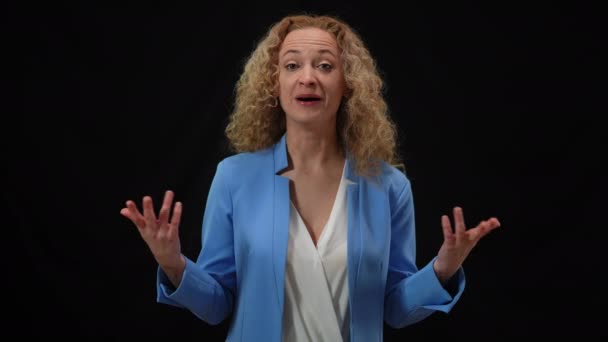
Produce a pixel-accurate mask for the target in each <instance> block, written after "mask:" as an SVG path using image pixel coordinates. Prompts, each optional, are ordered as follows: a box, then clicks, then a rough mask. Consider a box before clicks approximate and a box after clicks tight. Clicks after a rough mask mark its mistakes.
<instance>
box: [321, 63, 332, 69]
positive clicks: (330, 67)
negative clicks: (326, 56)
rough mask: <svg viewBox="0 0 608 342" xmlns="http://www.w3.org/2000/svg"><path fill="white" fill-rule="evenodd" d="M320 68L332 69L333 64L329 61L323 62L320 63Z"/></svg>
mask: <svg viewBox="0 0 608 342" xmlns="http://www.w3.org/2000/svg"><path fill="white" fill-rule="evenodd" d="M319 69H321V70H323V71H330V70H332V69H333V66H332V65H331V64H329V63H321V64H319Z"/></svg>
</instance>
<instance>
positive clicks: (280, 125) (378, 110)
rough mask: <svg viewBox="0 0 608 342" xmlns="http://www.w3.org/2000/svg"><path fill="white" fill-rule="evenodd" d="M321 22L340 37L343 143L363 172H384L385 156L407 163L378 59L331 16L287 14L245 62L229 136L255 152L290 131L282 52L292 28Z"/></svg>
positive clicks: (238, 147) (234, 144) (339, 127)
mask: <svg viewBox="0 0 608 342" xmlns="http://www.w3.org/2000/svg"><path fill="white" fill-rule="evenodd" d="M305 27H315V28H320V29H322V30H325V31H327V32H329V33H331V34H333V36H334V37H335V38H336V41H337V43H338V47H339V48H340V51H341V58H342V65H343V68H344V78H345V81H346V91H345V94H346V96H345V99H344V100H343V102H342V104H341V105H340V109H339V111H338V113H337V122H336V125H337V134H338V139H339V143H340V144H341V146H342V148H343V149H344V150H345V152H346V153H348V154H349V155H350V158H351V160H352V161H353V162H354V165H355V170H356V172H357V173H358V174H360V175H362V176H372V175H376V174H377V173H378V172H379V166H380V162H381V161H385V162H387V163H389V164H392V165H399V166H400V167H401V168H403V166H402V164H400V163H401V161H400V158H399V156H398V154H397V152H396V150H397V146H396V145H397V129H396V126H395V124H394V123H393V122H392V120H391V119H390V117H389V115H388V108H387V104H386V102H385V100H384V98H383V94H382V91H383V87H384V83H383V81H382V79H381V77H380V75H379V73H378V71H377V68H376V62H375V60H374V59H373V58H372V56H371V54H370V53H369V51H368V49H367V48H366V46H365V44H364V43H363V41H362V40H361V38H360V37H359V36H358V34H357V33H356V32H355V31H354V30H353V29H352V28H351V27H350V26H349V25H347V24H346V23H344V22H343V21H341V20H340V19H337V18H335V17H331V16H317V15H293V16H287V17H285V18H283V19H282V20H280V21H279V22H277V23H275V24H274V25H272V26H271V28H270V29H269V31H268V32H267V33H266V35H265V36H264V37H263V38H262V40H261V41H260V42H259V44H258V45H257V47H256V48H255V50H254V51H253V52H252V54H251V55H250V56H249V59H248V60H247V62H246V63H245V67H244V71H243V73H242V74H241V77H240V79H239V80H238V82H237V84H236V87H235V92H236V99H235V106H234V111H233V112H232V114H231V115H230V120H229V123H228V125H227V127H226V136H227V138H228V140H229V142H230V145H231V147H232V149H233V150H234V151H236V152H251V151H257V150H260V149H264V148H268V147H270V146H272V145H273V144H275V143H276V142H277V141H278V140H279V139H280V138H281V136H282V135H283V133H284V132H285V113H284V112H283V110H282V108H281V106H277V105H276V104H277V100H276V97H275V94H274V90H275V89H276V88H277V86H278V76H279V67H278V53H279V50H280V48H281V44H282V42H283V40H284V39H285V37H286V36H287V34H288V33H289V32H291V31H294V30H297V29H301V28H305Z"/></svg>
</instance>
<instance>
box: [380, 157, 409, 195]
mask: <svg viewBox="0 0 608 342" xmlns="http://www.w3.org/2000/svg"><path fill="white" fill-rule="evenodd" d="M379 178H380V182H381V184H382V185H383V187H384V188H385V190H386V191H387V192H388V193H389V195H390V197H391V198H392V199H396V198H399V197H402V196H404V195H405V196H408V197H409V196H410V195H411V182H410V179H409V177H408V176H407V175H406V174H405V173H404V171H402V170H400V169H398V168H397V167H395V166H393V165H391V164H388V163H386V162H382V164H381V170H380V175H379Z"/></svg>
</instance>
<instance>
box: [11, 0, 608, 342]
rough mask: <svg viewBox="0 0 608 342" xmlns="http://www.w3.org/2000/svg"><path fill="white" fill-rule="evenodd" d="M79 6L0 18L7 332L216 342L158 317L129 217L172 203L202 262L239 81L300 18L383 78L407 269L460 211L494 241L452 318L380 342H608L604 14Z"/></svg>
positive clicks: (469, 271)
mask: <svg viewBox="0 0 608 342" xmlns="http://www.w3.org/2000/svg"><path fill="white" fill-rule="evenodd" d="M84 3H85V2H82V3H76V2H74V3H71V4H68V3H62V2H49V3H48V4H46V5H43V4H36V5H34V4H31V3H29V4H28V3H22V5H21V6H19V7H18V8H17V6H15V7H10V8H9V9H10V10H11V11H8V12H7V13H8V20H7V21H6V22H5V23H7V24H8V25H7V31H5V32H8V34H9V40H8V42H9V43H11V44H13V43H14V45H8V47H7V46H6V45H5V48H6V50H5V53H6V55H8V56H9V57H15V58H14V61H15V62H17V63H16V64H15V65H9V66H8V68H7V69H10V70H17V71H18V73H19V74H18V77H19V78H18V79H17V82H16V83H15V84H14V85H12V86H11V87H10V88H11V90H14V89H16V90H17V94H16V95H15V96H12V95H10V94H11V92H9V93H8V94H9V95H8V96H6V100H7V103H11V104H13V103H12V101H14V102H15V104H16V105H17V106H16V107H14V108H16V110H12V109H7V111H6V112H5V113H4V115H3V117H4V118H3V124H2V131H3V134H2V138H3V141H2V146H3V148H4V150H5V151H4V153H3V157H4V163H3V164H4V166H3V170H4V172H6V173H5V176H4V177H3V180H4V182H5V184H4V185H3V187H4V190H3V192H2V194H3V202H4V203H3V208H4V209H5V210H6V215H4V217H5V218H6V219H7V220H6V222H7V224H6V226H5V227H4V228H5V237H6V238H5V239H3V240H5V241H6V242H5V248H3V251H4V252H5V254H6V255H5V256H4V258H3V260H4V261H5V267H4V269H3V271H4V272H3V274H4V279H3V280H2V282H3V286H6V289H5V290H4V291H3V293H4V308H5V311H6V312H7V313H8V314H9V317H10V318H9V320H8V321H6V320H5V324H6V323H7V322H8V324H6V326H7V327H9V328H14V330H15V332H18V333H20V334H22V335H32V336H53V335H56V336H75V337H83V338H93V337H105V338H108V339H122V338H128V337H163V336H166V337H176V338H179V340H181V341H186V340H192V341H201V340H205V341H207V340H209V341H221V340H223V339H224V338H225V333H226V329H227V326H228V324H227V322H225V323H222V324H220V325H218V326H209V325H207V324H205V323H204V322H203V321H200V320H198V319H196V318H195V317H194V316H193V315H192V314H190V313H189V312H187V311H185V310H182V309H177V308H173V307H170V306H166V305H162V304H157V303H156V302H155V298H156V292H155V277H156V264H155V263H154V260H153V258H152V256H151V254H150V253H149V251H148V250H147V247H146V245H145V243H144V242H143V240H141V238H140V237H139V234H138V233H137V231H136V230H135V228H134V227H133V226H132V225H131V224H130V222H128V221H127V220H126V219H125V218H123V217H122V216H121V215H120V214H119V211H120V209H121V208H122V207H123V205H124V202H125V200H127V199H133V200H138V201H139V200H140V199H141V198H142V197H143V196H144V195H152V196H153V198H154V199H155V201H157V202H158V201H160V199H161V196H162V194H163V191H164V190H166V189H172V190H174V191H175V192H176V196H177V199H178V200H180V201H182V202H183V203H184V210H185V212H184V216H183V218H182V224H181V229H180V235H181V239H182V248H183V252H184V254H185V255H186V256H188V257H190V258H196V256H197V253H198V250H199V248H200V233H201V232H200V225H201V222H202V213H203V210H204V205H205V200H206V194H207V191H208V187H209V185H210V182H211V179H212V177H213V173H214V171H215V166H216V165H217V163H218V162H219V161H220V160H221V158H223V157H225V156H227V155H229V151H227V149H226V141H225V138H224V135H223V131H224V127H225V125H226V123H227V117H228V114H229V113H230V110H231V109H232V101H233V99H234V98H233V87H234V84H235V82H236V80H237V79H238V76H239V73H240V72H241V68H242V65H243V63H244V61H245V59H246V58H247V56H248V54H249V53H250V52H251V50H252V49H253V48H254V46H255V44H256V42H257V40H258V39H260V38H261V37H262V35H263V34H264V33H265V31H266V29H267V28H268V27H269V26H270V24H271V23H273V22H275V21H277V20H279V19H280V18H281V17H282V16H283V15H286V14H291V13H302V12H311V13H322V14H331V15H336V16H339V17H340V18H342V19H344V20H346V21H347V22H348V23H350V24H351V25H352V26H353V27H354V28H355V29H356V30H357V31H358V32H359V33H360V34H361V36H362V38H363V39H364V41H365V42H366V43H367V45H368V47H369V49H370V51H371V52H372V54H373V55H374V56H375V57H376V59H377V62H378V66H379V68H380V70H381V72H382V75H383V77H384V79H385V81H386V85H387V87H386V99H387V101H388V104H389V106H390V115H391V116H392V117H393V119H394V120H395V121H396V123H397V124H398V126H399V132H400V142H401V148H400V152H401V154H402V156H403V158H404V161H405V165H406V168H407V173H408V175H409V177H410V180H411V181H412V185H413V191H414V196H415V204H416V221H417V232H418V235H417V237H418V263H419V265H420V266H422V265H424V264H426V263H427V262H428V261H429V260H430V259H431V258H432V257H433V256H434V255H435V253H436V252H437V250H438V248H439V246H440V244H441V239H442V237H441V226H440V215H442V214H444V213H449V210H450V209H451V207H452V206H454V205H461V206H462V207H463V208H464V212H465V217H466V220H467V222H468V223H469V224H474V223H476V222H478V221H479V220H481V219H484V218H486V217H489V216H497V217H498V218H499V219H500V220H501V222H502V227H501V228H500V229H499V230H498V231H495V232H493V233H492V234H490V235H489V236H487V237H486V238H484V239H483V240H482V242H481V243H480V244H479V245H478V246H477V247H476V249H474V250H473V252H472V254H471V255H470V256H469V258H468V259H467V260H466V261H465V265H464V268H465V272H466V275H467V288H466V290H465V293H464V295H463V296H462V298H461V300H460V302H459V303H458V304H457V305H456V306H455V307H454V309H453V311H452V312H451V313H450V314H448V315H444V314H441V313H439V314H435V315H433V316H431V317H430V318H429V319H427V320H425V321H423V322H421V323H419V324H417V325H414V326H410V327H407V328H405V329H401V330H394V329H391V328H388V327H387V328H386V330H385V337H386V339H387V340H406V339H408V338H410V339H414V340H419V339H424V338H429V339H431V338H435V337H452V338H454V337H456V338H458V337H489V338H495V337H500V336H515V335H519V336H524V335H539V336H568V335H570V336H585V335H606V333H605V332H604V330H605V329H604V328H603V326H602V324H604V321H605V315H604V314H603V309H604V308H605V306H606V304H607V303H606V301H605V289H606V288H605V284H604V280H603V278H604V275H603V274H604V272H605V266H604V264H605V260H606V257H605V251H606V248H605V245H606V244H605V242H604V240H603V238H602V237H601V236H602V231H603V230H605V229H606V228H608V227H607V224H606V219H605V217H604V212H605V203H606V201H605V199H604V194H605V191H606V181H605V180H604V173H605V170H606V167H605V166H604V164H605V162H606V159H607V158H606V152H605V151H604V150H605V148H604V146H605V142H604V140H605V135H606V134H605V129H604V128H603V126H602V125H601V124H599V122H600V121H599V120H598V119H597V117H598V116H599V115H602V114H605V113H606V109H605V106H604V102H605V96H604V98H603V99H600V94H602V95H603V94H604V93H605V90H606V78H605V74H603V73H602V68H603V65H604V64H605V59H604V58H603V56H601V55H600V52H601V49H602V48H603V46H605V45H606V39H605V36H604V35H603V33H602V31H601V28H602V26H603V25H604V24H605V23H604V22H603V21H602V20H604V19H602V18H601V15H600V13H601V12H600V11H599V9H596V8H584V5H582V4H579V5H574V3H573V2H572V3H570V4H568V3H562V4H559V5H558V4H557V2H555V3H550V2H534V4H532V2H530V3H525V4H523V3H522V4H518V5H516V4H514V3H512V2H504V3H495V2H480V3H478V4H474V3H469V2H467V3H461V2H458V3H457V4H456V3H450V4H447V3H441V4H440V3H434V4H430V3H428V2H423V1H418V2H408V3H405V4H398V3H397V2H395V3H393V4H390V5H389V4H382V3H381V2H378V1H372V2H368V3H366V4H365V5H358V4H355V3H352V2H348V1H344V2H339V1H331V2H327V3H326V4H325V5H316V6H311V5H310V4H309V3H307V2H291V3H289V4H253V3H250V4H238V3H233V2H225V3H222V4H217V3H212V2H211V3H209V4H197V5H192V4H189V5H185V4H182V5H176V4H173V3H171V4H170V3H169V2H167V3H164V4H162V5H158V4H152V3H145V4H137V5H135V4H133V5H124V4H122V5H121V6H118V5H117V6H111V5H107V4H105V3H101V2H98V3H93V2H86V5H84ZM490 3H491V4H490ZM12 10H14V11H12ZM5 94H6V93H5ZM6 108H11V107H9V106H7V107H6ZM6 233H8V234H6Z"/></svg>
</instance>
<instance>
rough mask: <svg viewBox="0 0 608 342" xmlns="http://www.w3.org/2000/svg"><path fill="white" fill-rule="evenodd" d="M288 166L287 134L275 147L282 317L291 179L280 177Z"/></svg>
mask: <svg viewBox="0 0 608 342" xmlns="http://www.w3.org/2000/svg"><path fill="white" fill-rule="evenodd" d="M287 166H288V163H287V147H286V142H285V134H283V137H282V138H281V140H280V141H279V142H278V143H277V144H276V145H275V146H274V175H273V178H274V181H273V192H274V195H273V213H274V214H273V220H272V259H273V267H274V276H275V285H276V293H277V301H278V305H279V312H280V313H281V317H282V314H283V302H284V295H285V291H284V290H285V261H286V258H287V241H288V238H289V179H288V178H286V177H283V176H280V175H278V173H279V172H281V171H282V170H283V169H285V168H286V167H287Z"/></svg>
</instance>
